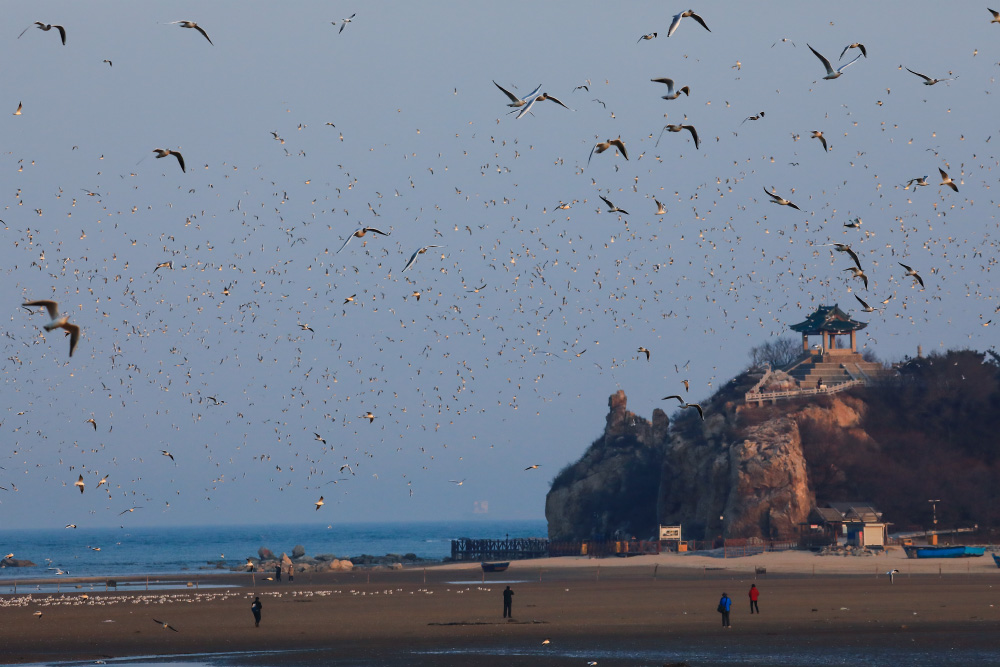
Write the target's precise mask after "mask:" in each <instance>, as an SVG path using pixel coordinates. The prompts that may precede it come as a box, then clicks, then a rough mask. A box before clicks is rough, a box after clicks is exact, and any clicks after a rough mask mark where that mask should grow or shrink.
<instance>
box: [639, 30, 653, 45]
mask: <svg viewBox="0 0 1000 667" xmlns="http://www.w3.org/2000/svg"><path fill="white" fill-rule="evenodd" d="M644 39H656V33H655V32H651V33H649V34H648V35H643V36H642V37H640V38H639V39H637V40H635V43H636V44H638V43H639V42H641V41H642V40H644Z"/></svg>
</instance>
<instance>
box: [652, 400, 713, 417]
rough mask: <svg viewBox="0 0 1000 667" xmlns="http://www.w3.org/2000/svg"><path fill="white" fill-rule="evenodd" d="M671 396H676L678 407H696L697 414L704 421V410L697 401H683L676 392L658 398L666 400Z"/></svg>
mask: <svg viewBox="0 0 1000 667" xmlns="http://www.w3.org/2000/svg"><path fill="white" fill-rule="evenodd" d="M671 398H676V399H677V402H678V403H680V404H681V405H680V407H682V408H694V409H696V410H697V411H698V416H699V417H701V420H702V421H705V411H704V410H702V409H701V405H699V404H698V403H687V402H685V401H684V399H683V398H681V397H680V396H678V395H676V394H673V395H671V396H664V397H663V398H662V399H660V400H664V401H666V400H667V399H671Z"/></svg>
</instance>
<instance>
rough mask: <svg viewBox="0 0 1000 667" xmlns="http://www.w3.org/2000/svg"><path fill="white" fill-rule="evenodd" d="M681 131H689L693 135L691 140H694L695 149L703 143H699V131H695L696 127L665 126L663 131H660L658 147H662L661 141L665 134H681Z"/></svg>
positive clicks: (657, 141) (657, 140)
mask: <svg viewBox="0 0 1000 667" xmlns="http://www.w3.org/2000/svg"><path fill="white" fill-rule="evenodd" d="M681 130H687V131H688V132H690V133H691V138H692V139H694V147H695V148H696V149H697V148H698V146H699V144H700V143H701V142H699V141H698V130H696V129H694V125H664V126H663V129H662V130H660V136H659V137H657V139H656V145H657V146H659V145H660V139H661V138H662V137H663V133H664V132H668V131H669V132H680V131H681Z"/></svg>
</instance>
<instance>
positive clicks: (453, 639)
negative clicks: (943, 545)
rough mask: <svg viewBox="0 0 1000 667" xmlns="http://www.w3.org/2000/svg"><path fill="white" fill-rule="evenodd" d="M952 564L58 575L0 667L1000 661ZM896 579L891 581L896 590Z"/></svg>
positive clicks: (995, 602) (518, 564)
mask: <svg viewBox="0 0 1000 667" xmlns="http://www.w3.org/2000/svg"><path fill="white" fill-rule="evenodd" d="M961 560H962V561H970V562H968V563H966V562H953V561H949V562H947V563H940V564H938V563H928V562H926V561H922V560H910V559H906V558H905V556H903V557H900V556H899V555H898V554H894V553H893V552H892V551H890V552H888V553H887V554H886V555H884V556H877V557H874V556H873V557H851V556H847V557H840V556H817V555H815V554H811V553H808V552H794V553H787V552H786V553H767V554H760V555H758V556H751V557H744V558H716V557H713V556H704V555H697V554H691V555H688V554H660V555H644V556H636V557H631V558H608V559H588V558H585V557H579V558H576V557H571V558H565V557H562V558H547V559H538V560H529V561H514V562H512V563H511V565H510V568H509V569H508V570H507V571H506V572H503V573H495V574H485V575H484V573H483V572H482V569H481V568H480V567H479V565H478V563H449V564H441V565H433V566H427V567H412V568H404V569H392V568H355V569H354V570H353V571H351V572H330V573H311V574H309V573H307V574H304V575H302V576H296V578H295V581H293V582H287V581H285V582H281V583H278V582H270V581H266V580H262V579H261V578H260V577H253V576H252V575H249V574H241V573H204V574H199V575H198V576H196V577H191V576H184V575H179V576H174V577H157V578H156V579H157V580H160V581H167V580H169V581H171V582H175V583H177V584H179V585H180V586H181V587H180V588H175V589H170V590H155V591H154V590H150V591H145V590H129V591H114V590H110V591H108V592H104V591H103V590H100V591H97V590H93V591H92V590H83V588H82V587H85V586H88V585H90V583H92V582H88V581H84V582H72V581H71V580H66V579H64V580H62V581H61V582H60V586H63V587H68V586H73V587H75V586H81V588H80V589H73V590H71V591H66V590H65V589H63V590H62V591H61V592H60V593H43V594H25V593H18V594H17V595H12V594H6V595H2V596H0V624H2V627H3V628H4V632H3V633H2V635H0V654H2V655H3V656H4V661H5V662H8V663H38V662H51V661H66V660H95V661H96V660H108V659H111V658H121V657H125V656H164V655H170V656H180V657H181V658H183V656H188V659H189V660H193V661H197V660H196V659H195V657H194V656H197V655H201V654H209V655H216V656H219V655H221V654H227V653H229V654H232V655H233V656H236V657H233V658H232V659H233V660H235V663H234V664H248V661H251V658H250V656H253V658H252V662H253V663H254V664H334V663H335V662H336V661H338V660H346V661H350V660H354V661H355V662H346V663H341V664H395V662H394V661H395V660H397V659H398V660H400V661H403V662H400V663H399V664H438V665H444V664H463V663H462V660H465V661H466V662H465V664H468V661H469V660H470V659H471V658H470V656H475V662H476V663H477V664H485V665H491V664H505V665H509V664H563V662H562V661H563V660H565V661H566V662H565V664H581V663H580V660H579V656H580V655H583V654H586V653H588V651H589V652H591V653H593V654H594V655H604V656H607V655H609V651H610V652H613V653H614V652H616V651H617V653H614V654H615V655H617V656H618V664H654V662H651V660H659V659H660V657H662V656H668V657H669V656H674V655H676V656H683V655H688V654H692V655H693V654H697V655H700V656H702V659H701V660H700V661H699V660H695V661H694V662H691V664H725V663H724V662H712V659H711V656H712V655H714V653H713V651H715V652H717V651H718V650H720V648H719V647H720V646H729V645H731V644H733V642H734V641H735V639H734V638H738V644H739V646H740V647H741V648H740V650H741V651H744V652H745V651H758V652H762V655H763V654H766V652H767V651H769V650H772V649H773V650H779V648H780V649H781V650H785V651H792V652H793V654H794V653H795V652H796V651H798V652H801V651H807V653H808V652H809V651H812V652H815V651H816V650H819V649H824V650H826V651H833V650H845V647H852V648H853V649H856V650H864V649H866V648H872V649H874V648H876V647H878V648H880V649H892V650H895V651H907V650H909V649H911V648H913V647H916V646H920V647H921V648H920V650H921V651H922V652H923V653H928V654H930V655H933V654H935V652H940V651H945V650H947V651H951V652H952V653H953V654H954V652H955V651H959V652H962V651H974V652H983V651H985V652H986V653H985V655H987V656H989V655H992V653H990V652H991V651H998V652H997V653H996V657H997V661H998V662H1000V650H998V649H996V648H995V641H994V638H995V637H996V636H997V633H998V632H1000V575H998V573H1000V570H998V569H997V568H996V566H995V565H994V564H993V563H992V559H988V558H974V559H961ZM972 561H976V562H972ZM987 561H988V562H987ZM813 566H815V568H816V573H815V574H813ZM939 566H940V574H939V571H938V567H939ZM987 566H988V567H987ZM758 568H761V569H763V570H766V573H761V574H757V572H758ZM889 569H899V570H900V573H899V574H897V575H896V576H895V578H894V581H893V582H892V583H890V580H889V577H887V576H886V575H885V574H884V573H885V572H887V571H888V570H889ZM258 574H259V573H258ZM88 579H90V578H88ZM50 581H51V580H50ZM189 582H190V583H192V586H187V583H189ZM507 582H509V585H510V586H511V587H512V588H513V589H514V591H515V598H514V620H513V621H510V622H508V621H504V619H503V618H501V596H500V592H501V591H502V589H503V588H504V586H505V585H508V583H507ZM751 583H756V584H757V586H758V588H759V589H760V590H761V599H760V607H761V611H762V612H763V613H762V614H760V615H756V614H755V615H752V616H751V615H750V614H749V613H748V611H747V609H744V607H745V606H748V603H747V602H746V595H747V590H748V589H749V587H750V584H751ZM994 586H996V588H994ZM203 587H204V588H203ZM723 591H725V592H727V593H728V594H729V595H730V597H732V598H733V600H734V605H733V626H734V627H733V629H732V630H731V631H728V632H727V633H726V634H723V632H724V631H723V630H722V629H721V627H720V622H719V617H718V614H717V613H716V612H715V606H716V604H717V602H718V598H719V596H720V595H721V593H722V592H723ZM254 596H260V597H261V600H262V602H263V605H264V608H263V621H262V622H261V627H260V628H255V627H254V624H253V620H252V616H251V614H250V609H249V606H250V602H251V601H252V600H253V598H254ZM39 611H40V612H41V616H40V617H38V616H35V615H34V614H35V613H36V612H39ZM154 619H155V620H157V621H162V622H165V623H169V624H170V625H171V626H172V627H175V628H177V632H173V631H171V630H169V629H165V628H163V627H161V626H160V625H158V624H157V623H154ZM544 639H551V642H550V643H549V644H547V645H543V644H542V641H543V640H544ZM720 641H723V642H724V643H723V644H719V642H720ZM543 646H545V647H551V648H546V649H545V650H543V649H542V647H543ZM622 646H628V647H631V648H630V649H629V650H630V651H631V652H632V653H631V654H630V655H632V658H629V656H628V655H624V654H622V653H621V649H620V647H622ZM331 651H332V652H333V653H331ZM545 651H548V653H546V652H545ZM246 652H249V653H246ZM685 652H687V653H685ZM706 655H708V656H709V658H707V659H706V658H704V656H706ZM803 655H805V654H803ZM809 655H812V653H809ZM942 655H943V654H942ZM977 655H980V653H977ZM636 656H645V657H636ZM651 656H654V657H651ZM655 656H660V657H655ZM331 660H333V662H331ZM682 660H683V658H682ZM662 662H663V661H662V660H661V662H658V663H655V664H662ZM789 664H797V663H794V660H793V662H792V663H789ZM928 664H932V663H928Z"/></svg>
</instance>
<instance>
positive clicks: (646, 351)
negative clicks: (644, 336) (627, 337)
mask: <svg viewBox="0 0 1000 667" xmlns="http://www.w3.org/2000/svg"><path fill="white" fill-rule="evenodd" d="M636 352H638V353H639V354H645V355H646V361H649V350H647V349H646V348H644V347H643V346H641V345H640V346H639V349H638V350H636Z"/></svg>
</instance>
